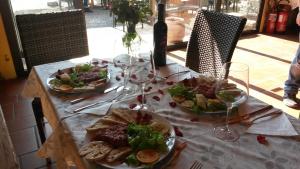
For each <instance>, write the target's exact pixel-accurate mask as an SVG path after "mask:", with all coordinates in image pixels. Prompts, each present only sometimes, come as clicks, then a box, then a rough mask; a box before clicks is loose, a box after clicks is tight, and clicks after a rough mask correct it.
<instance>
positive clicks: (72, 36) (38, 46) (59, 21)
mask: <svg viewBox="0 0 300 169" xmlns="http://www.w3.org/2000/svg"><path fill="white" fill-rule="evenodd" d="M16 21H17V26H18V30H19V34H20V39H21V44H22V48H23V52H24V57H25V60H26V64H27V67H28V70H30V69H31V67H32V66H35V65H40V64H45V63H51V62H57V61H62V60H68V59H71V58H76V57H82V56H85V55H88V54H89V50H88V41H87V32H86V24H85V16H84V12H83V11H82V10H68V11H53V12H46V13H45V12H44V11H42V12H41V13H30V14H22V15H16Z"/></svg>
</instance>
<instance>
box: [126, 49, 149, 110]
mask: <svg viewBox="0 0 300 169" xmlns="http://www.w3.org/2000/svg"><path fill="white" fill-rule="evenodd" d="M136 57H137V58H136V62H135V64H134V66H132V69H131V75H130V81H131V83H134V84H137V85H139V87H140V89H141V98H142V99H141V104H140V105H138V106H136V108H135V109H138V110H148V111H153V109H152V107H151V106H150V105H148V104H147V103H146V99H145V86H146V85H147V84H148V83H150V82H151V81H152V80H153V79H154V78H155V66H154V61H153V57H151V54H149V53H147V54H146V53H144V54H138V55H136Z"/></svg>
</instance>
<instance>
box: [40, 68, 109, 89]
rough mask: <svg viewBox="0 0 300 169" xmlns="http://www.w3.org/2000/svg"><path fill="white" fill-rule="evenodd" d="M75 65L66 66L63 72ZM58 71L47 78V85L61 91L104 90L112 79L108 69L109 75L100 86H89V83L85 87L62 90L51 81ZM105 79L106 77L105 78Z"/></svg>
mask: <svg viewBox="0 0 300 169" xmlns="http://www.w3.org/2000/svg"><path fill="white" fill-rule="evenodd" d="M72 68H74V67H69V68H65V69H61V71H62V72H68V71H69V70H70V69H72ZM57 74H58V73H57V72H55V73H53V74H51V75H50V76H49V77H48V78H47V81H46V83H47V86H48V87H49V88H50V89H51V90H53V91H55V92H59V93H84V92H90V91H104V90H105V86H106V84H107V83H108V82H109V81H110V78H111V77H110V73H109V71H108V70H107V77H106V79H105V81H104V83H103V85H101V86H98V87H92V86H89V85H85V86H83V87H77V88H73V89H72V90H66V91H64V90H60V89H58V88H57V87H55V86H54V85H52V84H51V81H52V80H54V79H55V78H56V75H57ZM103 80H104V79H103Z"/></svg>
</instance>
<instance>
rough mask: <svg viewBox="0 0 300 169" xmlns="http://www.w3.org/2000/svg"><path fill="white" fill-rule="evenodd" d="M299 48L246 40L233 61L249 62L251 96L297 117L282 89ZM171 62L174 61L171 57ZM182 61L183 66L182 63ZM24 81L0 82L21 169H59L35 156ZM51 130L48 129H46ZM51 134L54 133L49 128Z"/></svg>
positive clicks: (277, 40)
mask: <svg viewBox="0 0 300 169" xmlns="http://www.w3.org/2000/svg"><path fill="white" fill-rule="evenodd" d="M298 45H299V42H298V35H296V34H294V35H280V36H278V37H274V36H268V35H262V34H258V35H251V36H244V37H243V38H242V39H241V40H240V41H239V42H238V45H237V48H236V50H235V52H234V56H233V58H232V60H234V61H242V62H246V63H248V64H249V66H250V84H251V90H250V94H251V95H253V96H255V97H257V98H259V99H261V100H263V101H265V102H267V103H269V104H272V105H274V106H275V107H278V108H281V109H283V110H284V111H285V112H287V113H289V114H290V115H292V116H294V117H297V118H298V117H299V110H293V109H290V108H287V107H285V106H284V105H283V104H282V102H281V99H282V97H281V96H282V94H283V91H282V86H283V82H284V81H285V80H286V77H287V72H288V68H289V64H290V60H291V59H292V58H293V56H294V54H295V52H296V50H297V47H298ZM171 54H172V55H173V56H176V57H178V58H184V57H185V51H184V50H179V51H174V52H171ZM170 59H174V58H172V57H170ZM174 60H176V61H179V62H180V63H181V64H183V62H182V61H180V60H177V59H174ZM25 81H26V80H25V79H16V80H10V81H1V82H0V93H1V95H0V104H1V107H2V109H3V111H4V116H5V119H6V121H7V125H8V128H9V131H10V134H11V137H12V140H13V144H14V146H15V149H16V153H17V155H18V159H19V161H20V165H21V168H22V169H36V168H37V169H46V168H56V167H55V165H49V166H47V165H46V161H45V160H44V159H41V158H38V157H37V156H36V151H37V150H38V148H39V146H40V141H39V137H38V132H37V128H36V123H35V119H34V116H33V112H32V109H31V100H30V99H26V98H23V97H21V96H20V92H21V91H22V88H23V86H24V83H25ZM46 126H48V125H46ZM47 131H49V132H48V134H49V133H50V131H51V129H50V128H49V126H48V130H47Z"/></svg>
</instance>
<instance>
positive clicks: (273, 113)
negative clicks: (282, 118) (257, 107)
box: [241, 110, 282, 125]
mask: <svg viewBox="0 0 300 169" xmlns="http://www.w3.org/2000/svg"><path fill="white" fill-rule="evenodd" d="M281 114H282V111H281V110H276V111H273V112H271V113H267V114H263V115H260V116H258V117H254V118H252V119H251V118H250V119H247V120H242V121H241V123H242V124H244V125H252V124H253V123H254V122H255V121H256V120H258V119H261V118H264V117H269V116H272V117H276V116H279V115H281Z"/></svg>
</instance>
